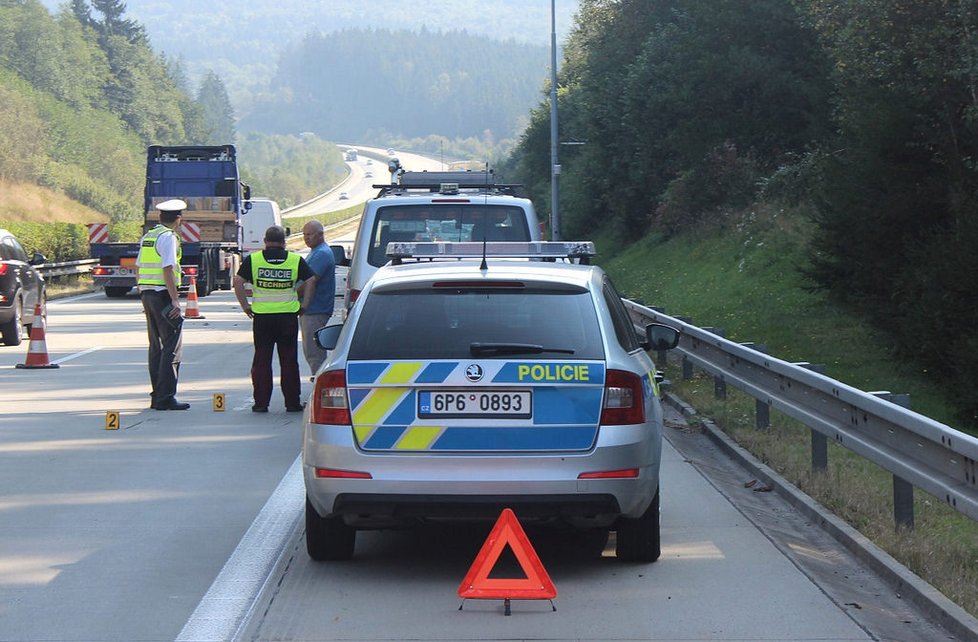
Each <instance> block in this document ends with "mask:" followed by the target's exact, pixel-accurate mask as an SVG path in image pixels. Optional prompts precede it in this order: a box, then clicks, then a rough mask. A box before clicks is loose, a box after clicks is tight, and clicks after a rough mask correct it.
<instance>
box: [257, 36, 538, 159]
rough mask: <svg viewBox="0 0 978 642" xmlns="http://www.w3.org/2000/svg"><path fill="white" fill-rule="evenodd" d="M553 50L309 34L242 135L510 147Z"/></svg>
mask: <svg viewBox="0 0 978 642" xmlns="http://www.w3.org/2000/svg"><path fill="white" fill-rule="evenodd" d="M548 62H549V50H548V49H547V48H546V47H543V46H536V45H527V44H521V43H518V42H517V41H515V40H507V41H501V40H490V39H489V38H486V37H482V36H473V35H470V34H468V33H466V32H464V31H452V32H443V33H439V34H433V33H430V32H428V31H427V30H425V29H421V30H420V31H417V32H410V31H385V30H360V29H349V30H344V31H340V32H335V33H331V34H315V33H314V34H309V35H307V36H306V37H305V38H303V39H302V40H301V41H300V42H298V43H297V44H295V45H293V46H290V47H288V48H287V49H286V51H285V52H284V53H283V54H282V56H281V58H280V62H279V64H278V69H277V71H276V73H275V75H274V77H273V78H272V80H271V82H270V89H269V91H268V92H267V93H266V94H264V95H261V96H257V97H255V100H254V101H253V102H252V103H251V104H250V106H249V112H248V114H246V115H243V117H242V120H241V123H240V125H239V126H240V128H241V129H242V130H251V131H261V132H271V133H296V132H301V131H312V132H315V133H316V134H318V135H319V136H321V137H323V138H327V139H331V140H346V141H350V142H358V141H360V142H370V141H384V140H388V139H390V138H391V137H392V136H398V137H405V138H415V137H423V136H427V135H430V134H440V135H442V136H446V137H448V138H452V139H454V138H465V137H469V136H473V135H475V136H480V137H481V136H483V134H484V132H486V131H488V132H490V134H489V135H490V136H492V137H495V138H499V139H502V138H510V139H513V138H515V136H516V135H517V134H518V133H519V132H520V131H521V130H522V128H523V126H524V125H525V119H526V116H527V113H528V112H529V110H530V109H531V108H532V107H533V105H534V104H536V102H537V101H538V100H539V98H540V83H541V81H542V79H543V78H544V77H545V75H546V69H547V64H548Z"/></svg>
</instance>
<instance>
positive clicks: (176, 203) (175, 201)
mask: <svg viewBox="0 0 978 642" xmlns="http://www.w3.org/2000/svg"><path fill="white" fill-rule="evenodd" d="M156 209H158V210H159V211H161V212H182V211H183V210H185V209H187V202H186V201H184V200H182V199H179V198H171V199H170V200H168V201H163V202H162V203H160V204H159V205H157V206H156Z"/></svg>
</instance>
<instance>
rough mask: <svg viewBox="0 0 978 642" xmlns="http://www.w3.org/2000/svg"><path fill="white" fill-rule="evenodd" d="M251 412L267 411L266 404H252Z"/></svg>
mask: <svg viewBox="0 0 978 642" xmlns="http://www.w3.org/2000/svg"><path fill="white" fill-rule="evenodd" d="M251 412H268V406H252V407H251Z"/></svg>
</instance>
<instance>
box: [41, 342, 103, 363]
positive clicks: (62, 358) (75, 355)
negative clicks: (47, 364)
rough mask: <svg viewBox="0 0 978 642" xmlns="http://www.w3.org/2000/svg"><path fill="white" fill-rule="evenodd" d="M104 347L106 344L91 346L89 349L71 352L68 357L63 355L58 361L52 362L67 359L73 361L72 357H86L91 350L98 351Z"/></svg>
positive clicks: (62, 361) (60, 361)
mask: <svg viewBox="0 0 978 642" xmlns="http://www.w3.org/2000/svg"><path fill="white" fill-rule="evenodd" d="M104 347H105V346H96V347H94V348H89V349H88V350H83V351H82V352H76V353H75V354H69V355H68V356H67V357H61V358H60V359H58V360H56V361H52V362H51V363H54V364H58V363H64V362H65V361H71V360H72V359H77V358H78V357H84V356H85V355H86V354H89V353H91V352H97V351H99V350H101V349H102V348H104Z"/></svg>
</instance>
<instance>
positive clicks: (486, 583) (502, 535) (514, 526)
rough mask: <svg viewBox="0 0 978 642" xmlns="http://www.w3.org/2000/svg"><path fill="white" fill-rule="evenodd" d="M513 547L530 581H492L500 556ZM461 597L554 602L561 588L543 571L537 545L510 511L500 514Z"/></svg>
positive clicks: (472, 567) (467, 576)
mask: <svg viewBox="0 0 978 642" xmlns="http://www.w3.org/2000/svg"><path fill="white" fill-rule="evenodd" d="M507 544H509V547H510V548H511V549H512V551H513V554H514V555H516V561H518V562H519V563H520V568H522V569H523V573H524V574H525V575H526V578H525V579H523V578H521V579H492V578H490V577H489V573H491V572H492V569H493V567H494V566H495V565H496V562H498V561H499V555H500V553H502V552H503V549H504V548H505V546H506V545H507ZM458 596H459V597H461V598H479V599H490V600H504V599H509V598H513V599H519V600H552V599H553V598H555V597H557V588H556V587H555V586H554V583H553V582H552V581H550V576H549V575H547V571H546V570H545V569H544V568H543V563H542V562H541V561H540V558H539V557H538V556H537V552H536V551H535V550H533V545H532V544H530V540H529V539H528V538H527V536H526V533H525V532H524V531H523V527H522V526H520V522H519V520H517V519H516V514H515V513H513V511H512V510H510V509H509V508H504V509H503V512H502V513H500V515H499V519H497V520H496V525H495V526H493V527H492V531H490V532H489V537H487V538H486V541H485V543H484V544H483V545H482V549H481V550H480V551H479V554H478V555H476V556H475V561H474V562H472V566H471V568H469V572H468V573H466V575H465V579H464V580H462V584H461V585H460V586H459V587H458Z"/></svg>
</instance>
